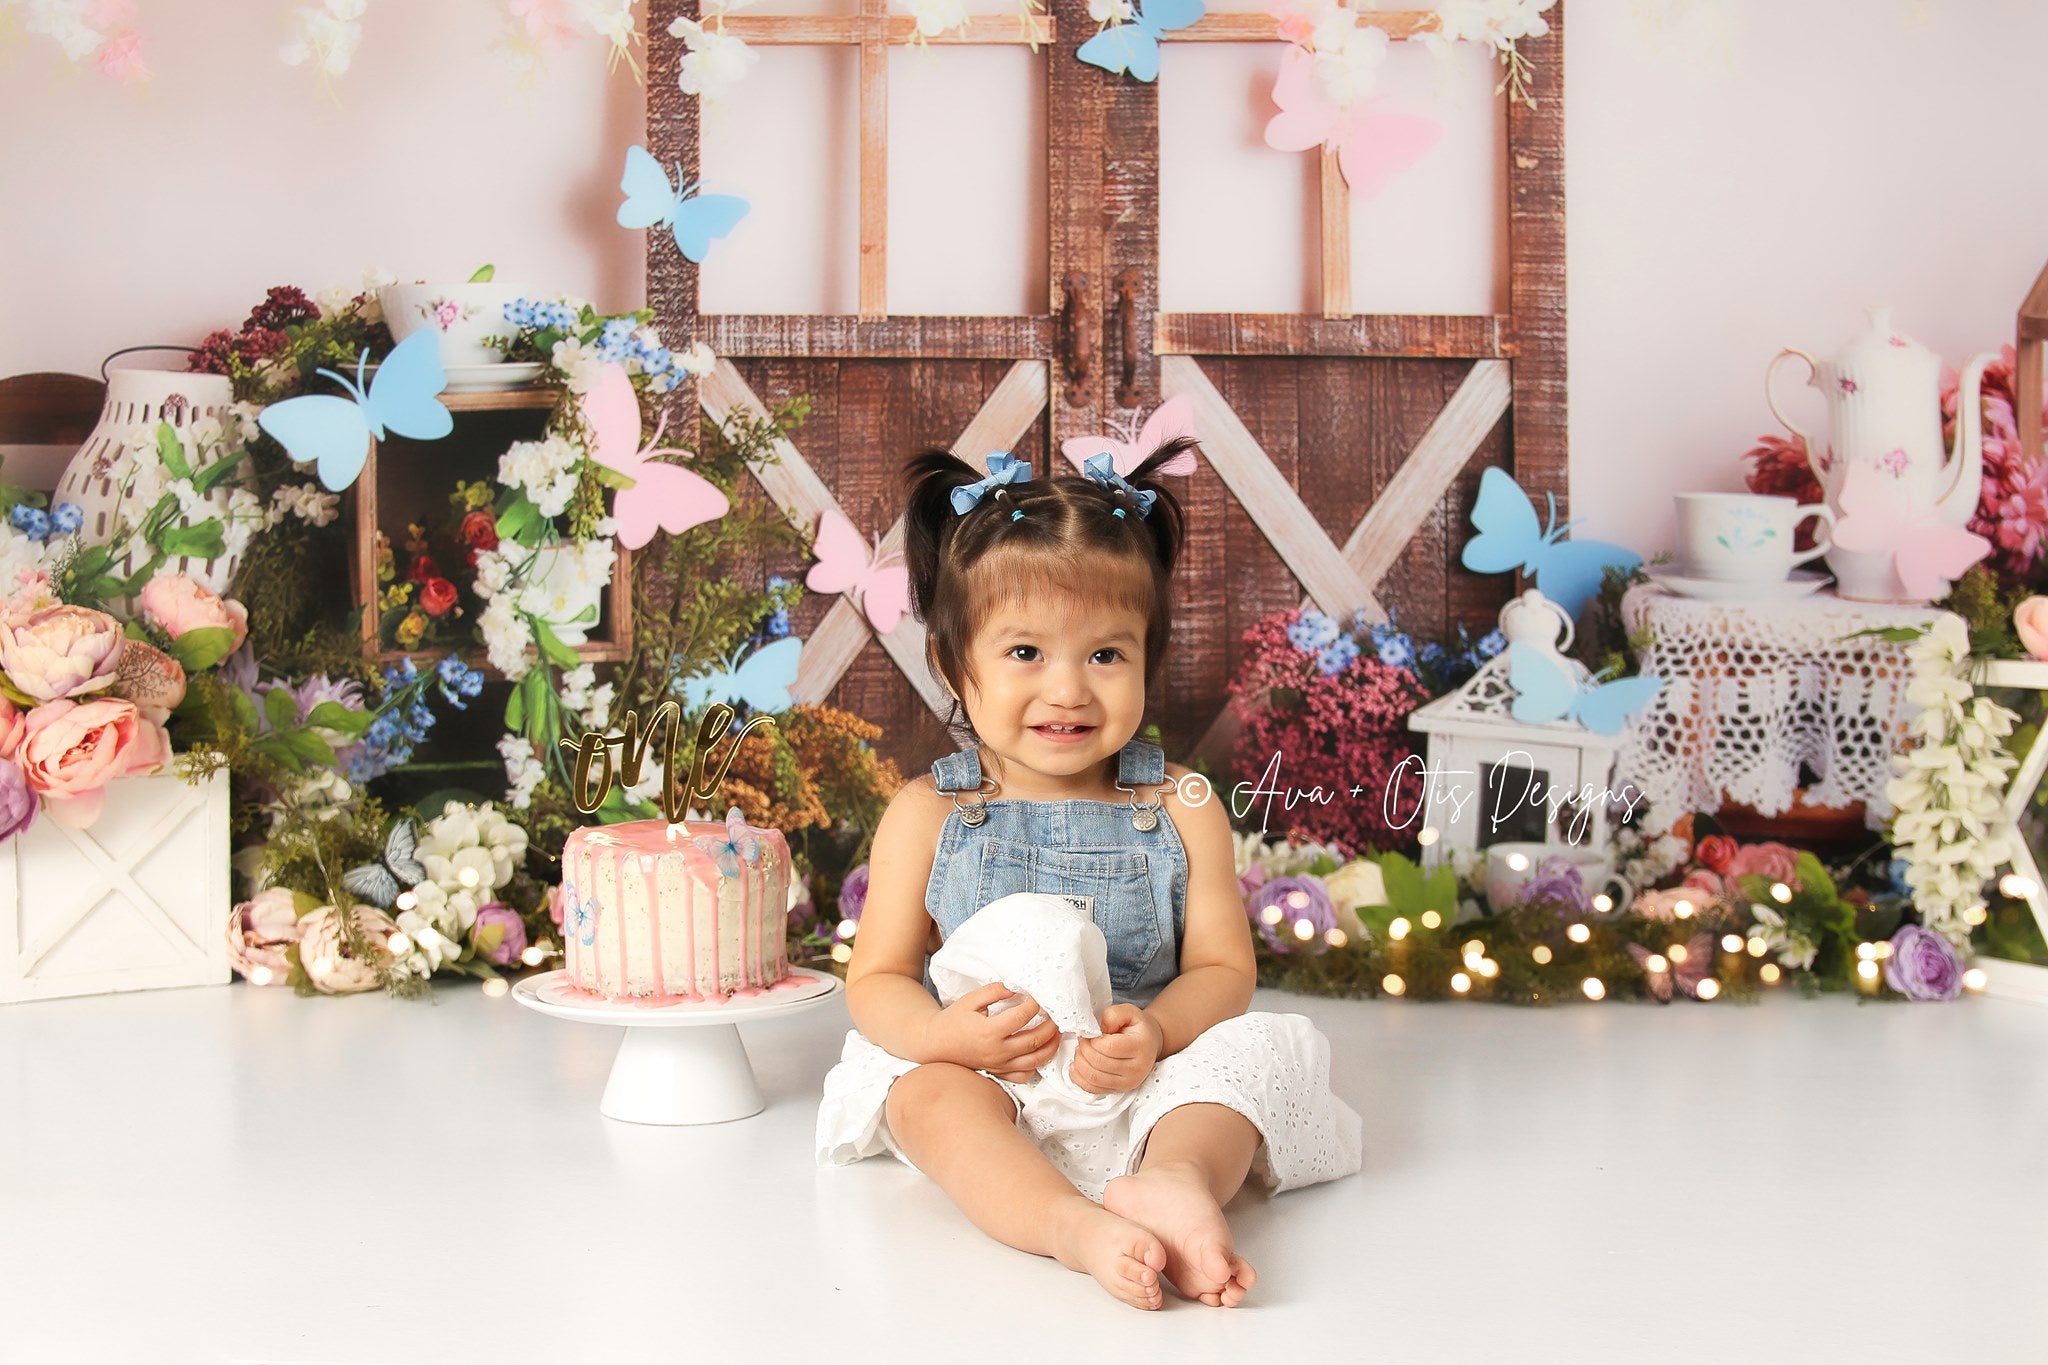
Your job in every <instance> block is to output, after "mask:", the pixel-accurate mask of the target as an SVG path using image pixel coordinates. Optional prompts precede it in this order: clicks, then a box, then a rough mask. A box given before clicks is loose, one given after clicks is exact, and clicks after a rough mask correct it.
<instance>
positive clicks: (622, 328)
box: [597, 318, 639, 361]
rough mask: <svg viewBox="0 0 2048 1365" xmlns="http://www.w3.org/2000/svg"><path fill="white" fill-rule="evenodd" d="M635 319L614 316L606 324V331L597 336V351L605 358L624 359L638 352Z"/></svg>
mask: <svg viewBox="0 0 2048 1365" xmlns="http://www.w3.org/2000/svg"><path fill="white" fill-rule="evenodd" d="M633 325H634V324H633V319H631V318H613V319H612V320H611V321H609V322H607V323H606V324H605V325H604V331H603V332H601V333H600V334H599V335H598V338H597V353H598V355H599V356H600V357H602V358H603V359H605V360H617V361H623V360H625V359H626V358H627V357H628V356H630V355H633V354H635V353H637V351H638V350H639V347H638V346H636V345H635V344H634V341H635V339H634V336H633Z"/></svg>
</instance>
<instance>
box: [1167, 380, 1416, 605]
mask: <svg viewBox="0 0 2048 1365" xmlns="http://www.w3.org/2000/svg"><path fill="white" fill-rule="evenodd" d="M1159 369H1160V376H1159V378H1160V388H1161V390H1162V391H1163V392H1164V393H1165V394H1166V396H1167V397H1169V398H1172V397H1177V396H1178V395H1180V394H1187V395H1189V396H1190V397H1192V398H1193V399H1194V403H1195V429H1196V430H1197V431H1199V432H1201V433H1202V449H1203V452H1204V453H1205V454H1207V455H1208V457H1209V464H1210V467H1211V468H1213V469H1214V470H1215V471H1216V472H1217V474H1218V475H1219V476H1221V477H1222V479H1223V481H1224V482H1225V483H1226V484H1228V485H1229V486H1230V491H1231V492H1232V493H1233V494H1235V495H1236V496H1237V500H1238V502H1239V503H1241V504H1243V506H1244V509H1245V511H1246V512H1248V513H1249V514H1250V515H1251V518H1252V520H1253V521H1255V522H1257V523H1258V526H1259V529H1260V531H1262V532H1264V534H1265V536H1266V539H1267V540H1269V541H1270V542H1272V545H1273V548H1274V549H1275V550H1277V551H1279V552H1280V557H1281V558H1283V559H1285V560H1286V561H1287V564H1288V567H1289V568H1290V569H1292V570H1293V571H1294V574H1295V577H1297V578H1298V579H1300V580H1301V584H1302V586H1303V587H1304V588H1306V589H1307V590H1308V594H1309V596H1311V597H1313V598H1314V599H1315V600H1316V602H1317V604H1318V605H1319V606H1321V607H1322V609H1323V610H1324V611H1326V612H1328V613H1329V614H1330V615H1332V616H1335V617H1338V618H1339V619H1344V618H1348V617H1349V616H1350V615H1351V614H1352V613H1353V612H1355V611H1360V610H1366V611H1369V612H1371V613H1375V614H1378V613H1381V612H1382V611H1383V610H1384V609H1383V608H1382V607H1381V606H1380V605H1379V603H1378V601H1377V600H1375V598H1374V597H1373V594H1372V590H1371V589H1370V587H1368V586H1367V585H1366V583H1365V582H1364V581H1363V580H1361V579H1360V578H1359V576H1358V574H1357V572H1356V571H1355V570H1353V569H1352V567H1351V566H1350V565H1349V564H1348V563H1346V562H1345V560H1344V556H1343V554H1342V553H1340V552H1339V551H1338V549H1337V547H1336V546H1334V545H1332V544H1331V543H1330V538H1329V536H1327V535H1325V534H1324V533H1323V530H1322V528H1321V527H1320V526H1318V525H1317V524H1316V519H1315V515H1314V513H1312V512H1310V511H1309V510H1308V508H1307V507H1306V506H1304V505H1303V503H1302V501H1301V497H1300V495H1299V494H1297V493H1296V492H1295V491H1294V489H1293V488H1291V487H1289V486H1288V483H1287V480H1286V479H1285V478H1283V477H1282V476H1281V475H1280V473H1279V472H1278V471H1277V470H1275V469H1274V467H1273V462H1272V460H1271V459H1270V458H1268V457H1267V455H1266V452H1265V451H1264V450H1263V449H1262V448H1261V447H1260V445H1259V443H1258V441H1257V440H1255V439H1254V438H1253V436H1252V434H1251V433H1250V432H1249V431H1247V430H1245V426H1244V423H1243V422H1241V421H1239V420H1238V416H1237V414H1236V413H1235V412H1234V411H1232V410H1231V407H1230V404H1229V403H1228V402H1226V401H1225V400H1224V398H1223V395H1222V394H1220V393H1218V392H1217V391H1216V386H1215V385H1214V384H1211V383H1210V382H1209V377H1208V376H1207V375H1205V374H1203V373H1202V369H1201V367H1200V366H1199V365H1197V364H1196V363H1195V362H1194V361H1193V360H1190V359H1188V358H1187V357H1185V356H1167V357H1164V358H1162V359H1161V361H1160V362H1159Z"/></svg>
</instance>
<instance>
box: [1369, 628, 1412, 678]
mask: <svg viewBox="0 0 2048 1365" xmlns="http://www.w3.org/2000/svg"><path fill="white" fill-rule="evenodd" d="M1372 642H1373V647H1374V649H1375V650H1376V651H1377V652H1378V654H1379V656H1380V662H1381V663H1383V664H1385V665H1386V666H1387V667H1388V668H1405V669H1407V670H1409V671H1410V672H1413V671H1414V669H1415V641H1413V640H1411V639H1410V638H1408V632H1407V631H1405V630H1396V629H1395V628H1394V626H1393V623H1391V622H1388V623H1386V624H1384V625H1376V626H1374V627H1373V628H1372Z"/></svg>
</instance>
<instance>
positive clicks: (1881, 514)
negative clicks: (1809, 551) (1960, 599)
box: [1834, 464, 1991, 598]
mask: <svg viewBox="0 0 2048 1365" xmlns="http://www.w3.org/2000/svg"><path fill="white" fill-rule="evenodd" d="M1838 500H1839V502H1840V505H1841V518H1840V519H1839V520H1838V521H1836V523H1835V532H1834V542H1835V544H1837V545H1839V546H1841V547H1842V548H1843V549H1845V550H1854V551H1856V552H1857V553H1859V554H1889V555H1890V556H1891V557H1892V568H1893V570H1894V571H1895V572H1896V573H1897V574H1898V575H1899V582H1901V583H1903V584H1905V586H1906V591H1907V592H1909V593H1911V594H1913V596H1915V597H1927V598H1932V597H1938V596H1940V595H1941V593H1942V592H1943V590H1944V589H1945V587H1946V585H1947V584H1948V583H1950V582H1953V581H1954V580H1955V579H1958V578H1961V577H1962V576H1963V571H1964V570H1965V569H1968V568H1969V567H1970V566H1971V565H1972V564H1975V563H1976V562H1977V561H1978V560H1980V559H1982V558H1984V556H1986V555H1988V554H1990V553H1991V542H1990V541H1988V540H1986V539H1984V537H1982V536H1980V535H1978V534H1976V533H1975V532H1973V531H1966V530H1964V529H1963V528H1962V527H1960V526H1952V525H1950V524H1949V523H1948V522H1946V521H1944V520H1943V519H1942V514H1941V512H1940V511H1939V510H1938V509H1937V508H1934V507H1930V506H1927V505H1926V504H1924V503H1921V502H1918V501H1917V500H1916V499H1915V498H1914V496H1913V493H1912V491H1911V490H1910V489H1908V488H1906V487H1904V486H1903V485H1902V484H1900V483H1899V482H1898V481H1897V480H1896V479H1887V478H1884V477H1882V476H1881V475H1880V474H1879V473H1878V471H1877V469H1876V468H1875V467H1873V466H1870V465H1862V464H1858V465H1852V466H1851V467H1850V469H1849V474H1848V477H1847V478H1845V479H1844V480H1843V481H1842V491H1841V494H1840V495H1839V499H1838Z"/></svg>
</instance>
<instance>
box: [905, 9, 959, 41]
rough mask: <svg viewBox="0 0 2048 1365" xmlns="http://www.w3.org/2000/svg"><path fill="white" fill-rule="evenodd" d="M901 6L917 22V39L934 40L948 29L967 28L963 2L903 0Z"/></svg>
mask: <svg viewBox="0 0 2048 1365" xmlns="http://www.w3.org/2000/svg"><path fill="white" fill-rule="evenodd" d="M903 4H904V8H906V9H908V10H909V11H910V16H911V18H913V19H915V20H916V21H917V32H918V36H919V37H922V38H936V37H938V36H939V35H940V34H941V33H944V32H945V31H946V30H948V29H955V28H957V29H963V30H964V29H965V28H966V27H967V6H966V4H965V3H964V2H963V0H903Z"/></svg>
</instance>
